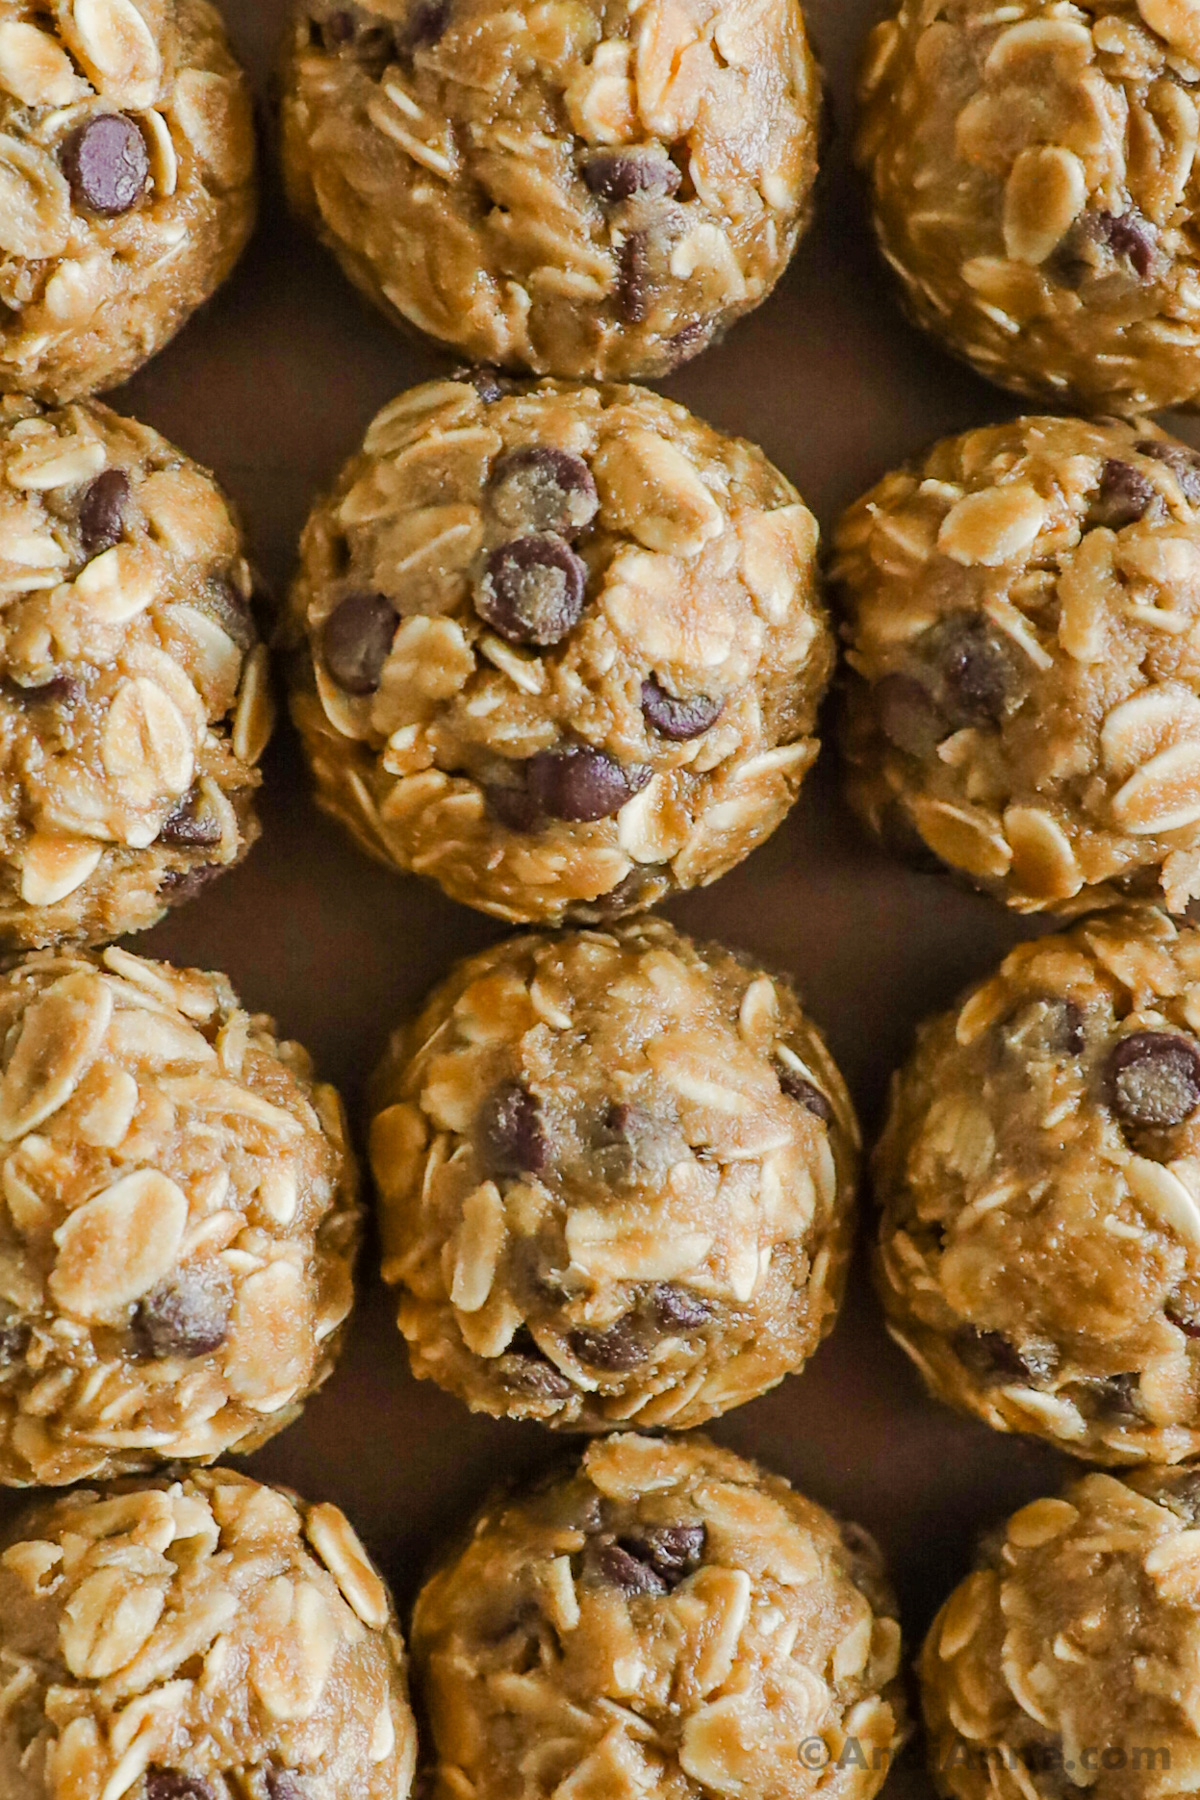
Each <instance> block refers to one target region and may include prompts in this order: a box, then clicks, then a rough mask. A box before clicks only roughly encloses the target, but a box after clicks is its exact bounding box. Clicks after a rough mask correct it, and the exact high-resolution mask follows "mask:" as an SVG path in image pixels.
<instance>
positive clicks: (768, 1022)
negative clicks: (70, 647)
mask: <svg viewBox="0 0 1200 1800" xmlns="http://www.w3.org/2000/svg"><path fill="white" fill-rule="evenodd" d="M373 1102H374V1119H373V1122H372V1128H371V1158H372V1163H373V1166H374V1171H375V1178H376V1182H377V1185H378V1188H379V1191H380V1196H381V1200H382V1217H381V1229H382V1236H383V1244H384V1274H385V1276H386V1278H387V1279H388V1280H389V1281H392V1282H395V1283H398V1284H399V1285H400V1286H401V1287H402V1289H403V1293H402V1298H401V1302H400V1313H399V1322H400V1328H401V1330H402V1331H403V1332H404V1335H405V1337H406V1338H407V1339H408V1342H409V1346H410V1350H411V1354H412V1361H413V1367H414V1369H415V1371H416V1373H417V1374H418V1375H423V1376H431V1377H432V1378H433V1379H434V1380H435V1381H437V1382H439V1383H440V1384H441V1385H442V1386H443V1387H447V1388H449V1389H451V1391H452V1392H454V1393H457V1394H460V1395H461V1396H462V1397H463V1398H464V1399H465V1400H466V1401H467V1402H468V1404H469V1405H470V1406H471V1407H472V1408H474V1409H475V1410H477V1411H482V1412H490V1413H503V1414H507V1415H509V1416H510V1417H518V1418H536V1419H540V1420H541V1421H542V1422H543V1423H544V1424H547V1425H555V1426H567V1427H571V1428H575V1429H584V1430H597V1431H602V1430H606V1429H611V1428H612V1427H613V1426H615V1425H618V1424H620V1423H621V1422H622V1421H624V1420H628V1419H635V1418H636V1420H637V1421H638V1423H639V1424H641V1425H664V1424H670V1425H671V1426H672V1427H675V1428H678V1427H682V1426H685V1425H695V1424H700V1423H702V1422H703V1421H704V1420H705V1419H711V1418H712V1417H714V1416H715V1415H716V1414H718V1413H722V1412H725V1411H726V1410H727V1409H728V1408H729V1407H731V1406H736V1405H738V1404H740V1402H742V1401H744V1400H750V1399H753V1398H754V1396H755V1395H756V1394H761V1393H762V1392H764V1390H765V1389H767V1388H769V1387H773V1386H774V1385H775V1383H776V1382H777V1381H779V1380H781V1379H782V1377H783V1376H784V1375H786V1374H787V1373H788V1372H789V1371H791V1370H797V1369H799V1368H800V1367H801V1366H802V1365H803V1363H804V1362H805V1361H806V1359H807V1358H808V1357H809V1356H810V1355H811V1353H812V1352H813V1351H814V1350H815V1349H816V1347H817V1344H818V1343H819V1342H820V1340H821V1338H822V1337H824V1335H825V1333H826V1332H827V1331H828V1330H829V1329H830V1328H831V1327H832V1325H833V1321H834V1317H835V1314H836V1312H837V1307H838V1303H839V1301H840V1299H841V1294H842V1287H843V1283H844V1280H845V1268H846V1259H847V1256H848V1254H849V1247H850V1233H851V1223H852V1211H853V1202H854V1181H855V1175H856V1172H857V1168H856V1165H857V1151H858V1130H857V1126H856V1123H855V1119H854V1114H853V1111H852V1109H851V1106H850V1101H849V1098H848V1096H847V1094H846V1090H845V1087H844V1085H843V1083H842V1079H841V1076H840V1075H839V1074H838V1072H837V1069H836V1068H835V1067H834V1064H833V1061H832V1059H831V1057H830V1055H829V1052H828V1050H827V1049H826V1047H825V1044H824V1041H823V1039H822V1038H821V1036H820V1033H819V1032H818V1031H817V1030H816V1028H815V1027H814V1026H813V1025H812V1024H811V1023H810V1022H809V1020H808V1019H807V1018H806V1017H805V1016H804V1014H803V1013H802V1011H801V1010H800V1006H799V1004H798V1002H797V1000H796V998H795V995H794V994H793V993H792V992H791V990H790V988H789V987H788V986H787V985H786V983H784V982H782V981H779V980H774V979H772V978H771V977H770V976H768V975H764V974H761V973H760V972H759V971H758V970H756V969H755V968H753V967H751V966H749V965H748V964H747V963H745V962H743V961H742V960H740V959H739V958H737V957H735V956H734V955H732V954H731V953H730V952H729V951H728V950H722V949H720V948H718V947H716V946H713V945H697V944H694V943H692V942H691V941H690V939H688V938H684V937H681V936H680V935H679V934H678V933H677V932H676V931H674V930H673V929H672V927H671V926H669V925H667V924H664V923H662V922H660V921H657V920H641V921H638V922H636V923H634V924H632V925H627V926H624V927H621V928H619V929H617V930H616V931H614V932H612V933H600V932H568V933H564V934H562V935H561V936H557V937H534V936H527V937H518V938H509V939H507V940H506V941H505V942H504V943H502V944H499V945H497V946H496V947H495V948H493V949H491V950H486V951H484V952H483V953H482V954H481V955H478V956H474V957H471V958H469V959H468V960H467V961H465V962H463V963H460V964H459V965H458V967H457V968H456V969H455V970H454V971H453V972H452V974H451V975H450V976H449V977H448V978H447V980H446V981H444V982H443V983H442V985H441V986H440V987H438V988H436V989H435V990H434V993H433V994H432V995H431V997H430V999H429V1001H428V1002H427V1004H426V1006H425V1009H424V1011H423V1012H422V1013H421V1014H420V1016H419V1017H418V1018H417V1019H416V1020H415V1021H414V1022H413V1023H412V1024H411V1025H410V1026H409V1027H408V1028H407V1029H402V1030H401V1031H399V1032H398V1033H397V1034H396V1036H395V1037H394V1039H393V1040H392V1044H391V1048H390V1050H389V1052H388V1054H387V1056H386V1058H385V1060H384V1062H383V1065H382V1067H381V1068H380V1070H379V1071H378V1073H377V1075H376V1078H375V1084H374V1090H373Z"/></svg>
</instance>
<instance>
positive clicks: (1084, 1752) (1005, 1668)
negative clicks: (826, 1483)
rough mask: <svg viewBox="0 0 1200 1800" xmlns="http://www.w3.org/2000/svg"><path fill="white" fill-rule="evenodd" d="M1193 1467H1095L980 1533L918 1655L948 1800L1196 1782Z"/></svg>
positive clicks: (1129, 1791) (1132, 1797) (1022, 1799)
mask: <svg viewBox="0 0 1200 1800" xmlns="http://www.w3.org/2000/svg"><path fill="white" fill-rule="evenodd" d="M1198 1524H1200V1476H1198V1475H1197V1474H1196V1473H1195V1472H1194V1471H1192V1470H1190V1469H1147V1470H1145V1471H1144V1472H1142V1473H1139V1474H1137V1475H1133V1476H1130V1477H1127V1478H1123V1479H1121V1480H1117V1479H1116V1478H1115V1477H1114V1476H1112V1475H1102V1474H1091V1475H1086V1476H1084V1477H1083V1479H1082V1480H1079V1481H1076V1482H1075V1483H1074V1484H1073V1485H1072V1486H1070V1487H1069V1488H1067V1490H1066V1492H1065V1494H1064V1495H1063V1496H1062V1497H1061V1498H1056V1499H1044V1500H1035V1501H1033V1502H1032V1504H1031V1505H1029V1506H1024V1507H1022V1508H1021V1510H1020V1512H1017V1513H1014V1514H1013V1516H1012V1518H1011V1519H1009V1521H1008V1523H1007V1525H1006V1526H1005V1527H1004V1528H1003V1529H1002V1530H1001V1531H998V1532H996V1533H993V1534H992V1535H991V1536H990V1537H989V1538H988V1539H986V1540H985V1542H984V1545H983V1547H982V1550H981V1554H980V1558H979V1562H978V1564H977V1567H976V1569H975V1571H974V1573H973V1574H971V1575H969V1576H968V1577H967V1579H966V1580H965V1581H964V1582H963V1583H962V1584H961V1585H960V1586H959V1587H957V1588H956V1589H955V1590H954V1593H953V1594H952V1595H951V1596H950V1598H949V1600H948V1601H947V1602H946V1604H945V1606H944V1607H943V1608H942V1610H941V1612H940V1614H939V1615H938V1617H937V1619H936V1620H935V1621H934V1624H933V1628H932V1630H931V1631H930V1633H929V1636H928V1638H927V1640H926V1643H925V1648H924V1651H923V1653H922V1657H921V1663H920V1673H921V1684H922V1698H923V1705H924V1712H925V1725H926V1730H927V1733H928V1737H929V1759H930V1767H931V1769H932V1771H933V1774H934V1778H935V1781H936V1783H937V1787H938V1789H939V1790H940V1792H941V1793H942V1794H945V1795H949V1796H953V1797H954V1800H985V1796H986V1800H1063V1797H1064V1796H1068V1795H1076V1796H1079V1795H1083V1794H1089V1795H1092V1796H1094V1797H1095V1800H1157V1797H1158V1796H1160V1795H1164V1794H1192V1793H1194V1792H1195V1791H1196V1786H1197V1782H1198V1781H1200V1729H1198V1728H1197V1692H1196V1682H1197V1676H1196V1660H1195V1642H1196V1636H1197V1632H1198V1631H1200V1607H1198V1605H1197V1599H1196V1593H1197V1588H1196V1575H1197V1557H1196V1548H1197V1543H1198V1542H1200V1532H1198V1531H1197V1529H1196V1528H1197V1525H1198Z"/></svg>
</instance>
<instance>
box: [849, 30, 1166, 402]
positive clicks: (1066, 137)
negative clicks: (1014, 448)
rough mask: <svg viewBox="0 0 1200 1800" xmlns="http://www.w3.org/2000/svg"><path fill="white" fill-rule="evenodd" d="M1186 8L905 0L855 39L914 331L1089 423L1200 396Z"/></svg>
mask: <svg viewBox="0 0 1200 1800" xmlns="http://www.w3.org/2000/svg"><path fill="white" fill-rule="evenodd" d="M1198 79H1200V14H1198V13H1197V9H1196V7H1195V6H1194V5H1193V4H1192V0H1079V4H1077V5H1070V6H1063V5H1061V4H1059V0H1016V4H1014V5H1012V6H1003V7H997V6H994V5H992V4H991V0H944V3H943V4H937V5H929V4H926V3H925V0H900V6H899V9H898V10H897V11H895V12H894V13H893V14H892V16H890V17H889V18H888V19H886V20H885V21H884V22H883V23H882V24H880V25H878V26H877V27H876V28H875V30H874V32H873V34H872V35H871V37H870V39H869V41H868V47H867V53H866V58H865V62H864V65H863V70H862V75H861V89H860V100H861V106H862V112H861V119H860V125H859V133H858V143H857V152H858V159H859V161H860V163H861V164H862V166H863V167H864V168H865V170H866V172H867V174H868V176H869V178H870V183H871V189H872V197H873V201H874V212H875V227H876V232H877V235H878V237H879V241H880V244H881V246H882V249H883V253H884V256H885V257H886V258H887V261H888V262H889V263H890V265H891V267H892V269H893V270H894V271H895V273H896V275H897V276H898V277H899V281H900V285H901V290H902V293H903V295H904V298H905V301H906V304H907V306H908V308H909V310H910V312H911V313H912V314H913V316H914V317H915V318H916V319H917V321H918V322H919V323H920V324H922V325H924V326H926V327H928V329H929V330H931V331H933V332H935V333H936V334H937V335H938V336H939V337H941V338H943V339H944V340H945V341H946V343H947V344H948V346H949V347H950V348H951V349H953V350H954V351H956V352H957V353H958V354H959V355H960V356H962V357H965V358H966V359H967V360H968V361H970V362H971V363H973V364H974V365H975V367H976V368H977V369H978V370H979V371H980V373H981V374H983V375H986V376H988V377H989V378H990V379H991V380H993V381H997V382H999V383H1000V384H1001V386H1003V387H1009V388H1015V389H1016V390H1017V392H1018V393H1022V394H1031V395H1034V396H1036V397H1038V398H1040V399H1045V400H1051V401H1054V402H1056V403H1058V404H1069V403H1073V404H1075V405H1078V406H1079V407H1081V408H1082V409H1084V410H1086V411H1101V412H1118V413H1138V412H1142V411H1149V412H1156V411H1158V410H1159V409H1160V408H1162V407H1167V406H1178V405H1185V404H1186V405H1190V404H1193V403H1195V402H1196V400H1197V399H1200V256H1198V255H1197V225H1198V223H1200V175H1198V173H1197V168H1196V165H1195V151H1196V135H1197V119H1198V113H1197V101H1196V84H1197V80H1198Z"/></svg>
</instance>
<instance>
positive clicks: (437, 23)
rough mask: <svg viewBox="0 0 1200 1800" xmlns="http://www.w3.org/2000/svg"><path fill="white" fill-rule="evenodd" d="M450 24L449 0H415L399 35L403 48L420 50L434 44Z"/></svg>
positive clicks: (443, 34)
mask: <svg viewBox="0 0 1200 1800" xmlns="http://www.w3.org/2000/svg"><path fill="white" fill-rule="evenodd" d="M449 24H450V0H415V3H414V5H413V6H412V7H411V9H410V11H409V15H408V18H407V19H406V20H405V24H404V30H403V32H402V34H401V37H400V46H401V48H402V49H404V50H409V51H412V50H422V49H424V48H425V46H426V45H428V44H436V43H437V42H438V40H439V38H442V37H444V36H445V34H446V30H447V27H448V26H449Z"/></svg>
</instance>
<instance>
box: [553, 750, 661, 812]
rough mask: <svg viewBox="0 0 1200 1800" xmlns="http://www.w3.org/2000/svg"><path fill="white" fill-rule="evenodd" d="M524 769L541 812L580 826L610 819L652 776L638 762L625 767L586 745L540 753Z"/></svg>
mask: <svg viewBox="0 0 1200 1800" xmlns="http://www.w3.org/2000/svg"><path fill="white" fill-rule="evenodd" d="M527 766H528V772H529V791H530V793H531V794H532V795H533V797H534V799H535V800H536V801H537V803H538V805H539V806H540V807H541V809H542V811H543V812H545V813H548V814H549V815H550V817H551V818H552V819H570V820H572V821H573V822H579V823H583V822H590V821H592V820H595V819H610V818H611V817H612V815H613V814H614V813H618V812H620V810H621V808H622V807H623V806H624V804H625V802H626V801H627V800H631V799H632V798H633V796H634V795H635V794H640V793H641V791H642V789H643V788H644V787H645V786H646V784H647V782H648V781H649V780H650V778H651V775H652V773H653V771H652V770H651V769H648V768H646V767H645V766H644V765H643V764H641V763H635V764H632V765H630V766H628V767H627V766H625V765H624V764H622V763H619V762H618V761H617V760H616V758H615V757H612V756H609V755H608V753H607V752H606V751H604V750H593V749H591V748H590V746H588V745H585V744H574V745H571V746H570V747H568V748H567V749H565V750H541V751H539V752H538V754H537V755H536V756H532V757H530V759H529V763H528V765H527Z"/></svg>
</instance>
